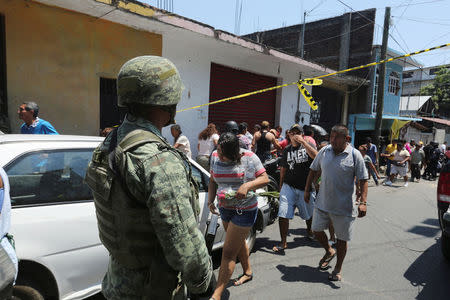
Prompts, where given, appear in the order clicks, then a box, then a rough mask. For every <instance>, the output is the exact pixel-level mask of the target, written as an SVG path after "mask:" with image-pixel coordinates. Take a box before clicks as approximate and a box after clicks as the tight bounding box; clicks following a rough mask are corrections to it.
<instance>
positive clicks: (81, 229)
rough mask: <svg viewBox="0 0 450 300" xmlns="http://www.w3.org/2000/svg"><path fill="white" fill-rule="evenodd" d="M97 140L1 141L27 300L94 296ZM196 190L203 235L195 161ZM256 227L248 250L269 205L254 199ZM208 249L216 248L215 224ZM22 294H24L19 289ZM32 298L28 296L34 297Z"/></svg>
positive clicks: (103, 253)
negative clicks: (88, 179) (90, 179)
mask: <svg viewBox="0 0 450 300" xmlns="http://www.w3.org/2000/svg"><path fill="white" fill-rule="evenodd" d="M102 141H103V138H100V137H87V136H64V135H59V136H58V135H26V136H24V135H9V134H5V135H0V165H1V166H2V167H3V168H4V169H5V171H6V172H7V174H8V177H9V181H10V185H11V202H12V206H13V209H12V226H11V227H12V228H11V230H12V232H11V233H12V234H13V235H14V238H15V241H16V251H17V255H18V258H19V275H18V278H17V282H16V284H17V285H21V286H25V287H27V289H25V291H27V290H28V291H30V293H29V295H28V299H40V298H42V297H37V296H36V295H38V296H39V295H42V296H43V297H44V298H45V299H67V300H69V299H71V300H72V299H84V298H86V297H89V296H91V295H94V294H96V293H98V292H99V291H100V289H101V281H102V279H103V276H104V274H105V272H106V269H107V264H108V252H107V250H106V249H105V248H104V247H103V245H102V244H101V242H100V240H99V236H98V230H97V220H96V216H95V208H94V203H93V200H92V194H91V191H90V189H89V188H88V187H87V185H86V184H85V183H84V182H83V178H84V176H85V173H86V168H87V165H88V162H89V161H90V159H91V156H92V152H93V150H94V149H95V147H97V145H99V143H101V142H102ZM191 163H192V171H193V175H194V177H195V179H196V180H197V182H198V184H199V187H200V194H199V202H200V207H201V214H200V218H199V219H200V220H199V228H200V230H201V231H202V232H203V233H204V234H205V233H206V231H207V226H208V225H207V224H208V223H209V219H210V218H211V214H210V212H209V210H208V208H207V192H208V182H209V173H208V172H207V171H205V170H204V169H203V168H202V167H201V166H199V165H198V164H197V163H195V162H194V161H191ZM258 202H259V203H258V208H259V211H258V218H257V222H256V224H255V226H254V228H253V230H252V231H251V233H250V234H249V236H248V238H247V243H248V244H249V247H250V248H252V247H253V245H254V242H255V238H256V231H257V230H260V231H262V230H264V228H265V226H266V225H267V224H268V222H269V219H270V206H269V204H268V200H267V199H266V198H264V197H259V199H258ZM218 224H219V226H218V229H217V233H216V235H215V237H214V244H213V246H212V250H213V251H214V250H217V249H220V248H221V247H223V244H224V240H225V232H224V229H223V226H222V225H221V222H220V220H219V223H218ZM22 292H23V290H22ZM33 295H34V296H33Z"/></svg>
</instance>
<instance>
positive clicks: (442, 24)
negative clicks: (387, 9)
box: [394, 17, 450, 26]
mask: <svg viewBox="0 0 450 300" xmlns="http://www.w3.org/2000/svg"><path fill="white" fill-rule="evenodd" d="M394 18H399V17H394ZM399 19H402V20H408V21H412V22H417V23H422V24H433V25H441V26H450V24H445V23H439V22H429V21H428V22H427V21H421V20H416V19H412V18H399Z"/></svg>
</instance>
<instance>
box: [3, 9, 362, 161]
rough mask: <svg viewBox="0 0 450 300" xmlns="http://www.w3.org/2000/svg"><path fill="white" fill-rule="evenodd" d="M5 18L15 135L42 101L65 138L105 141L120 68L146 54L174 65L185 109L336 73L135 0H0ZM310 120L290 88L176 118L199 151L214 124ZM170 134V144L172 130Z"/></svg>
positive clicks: (334, 81)
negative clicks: (29, 106) (26, 106)
mask: <svg viewBox="0 0 450 300" xmlns="http://www.w3.org/2000/svg"><path fill="white" fill-rule="evenodd" d="M0 16H1V17H2V19H1V20H3V23H2V26H3V29H4V34H3V36H2V37H0V39H1V41H2V43H1V44H2V45H3V46H4V49H3V51H2V52H1V53H0V54H3V58H2V55H0V64H1V65H0V71H1V68H4V72H0V75H1V76H0V79H1V80H0V85H1V83H2V81H3V85H2V86H0V88H1V91H0V92H1V93H0V95H1V106H0V108H1V111H0V113H1V114H2V115H3V116H5V117H4V118H2V119H4V120H6V121H5V122H6V123H7V125H9V128H10V132H13V133H17V132H19V128H20V124H21V123H22V122H21V120H18V119H17V114H16V112H17V107H18V106H19V105H20V104H21V103H22V102H25V101H35V102H37V103H38V104H39V105H40V108H41V109H40V116H41V117H42V118H44V119H46V120H48V121H50V122H51V123H52V124H53V125H54V126H55V128H56V129H57V130H58V131H59V132H60V133H62V134H81V135H98V134H99V131H100V129H102V128H104V127H108V126H113V125H118V124H120V122H121V120H122V119H123V117H124V112H123V111H121V110H119V109H118V107H117V95H116V92H115V91H116V80H115V79H116V77H117V74H118V72H119V69H120V67H121V66H122V64H123V63H124V62H125V61H127V60H129V59H130V58H132V57H136V56H139V55H162V56H164V57H167V58H169V59H171V60H172V61H173V62H174V63H175V65H176V66H177V67H178V69H179V71H180V74H181V77H182V79H183V82H184V86H185V90H184V92H183V95H182V100H181V102H180V104H179V108H180V109H184V108H189V107H193V106H196V105H204V104H207V103H208V102H211V101H213V100H219V99H221V98H225V97H228V96H234V95H238V94H240V93H243V92H249V91H254V90H257V89H260V88H265V87H269V86H273V85H275V84H280V83H292V82H296V81H297V80H298V79H299V75H300V74H302V77H303V78H305V77H314V76H318V75H323V74H327V73H331V72H333V71H334V70H332V69H330V68H327V67H324V66H321V65H318V64H315V63H311V62H309V61H306V60H302V59H300V58H299V57H297V56H295V55H289V54H286V53H283V52H281V51H278V50H275V49H272V48H269V47H267V46H264V45H261V44H259V43H256V42H251V41H248V40H245V39H242V38H240V37H237V36H235V35H233V34H230V33H227V32H223V31H220V30H216V29H214V28H212V27H211V26H208V25H206V24H202V23H199V22H196V21H194V20H189V19H186V18H183V17H181V16H177V15H174V14H172V13H167V12H165V11H163V10H159V9H156V8H154V7H152V6H149V5H145V4H142V3H139V2H137V1H111V0H83V1H81V0H76V1H74V0H39V1H26V0H15V1H6V0H2V1H0ZM0 46H1V45H0ZM0 48H1V47H0ZM2 59H3V60H2ZM357 84H359V81H357V80H354V79H353V78H347V77H342V76H340V77H336V76H334V77H329V78H327V79H326V80H324V86H330V85H331V86H338V87H340V88H341V89H346V88H347V87H348V86H352V85H357ZM307 88H308V89H309V91H310V92H312V93H314V91H312V90H311V87H307ZM313 96H314V94H313ZM239 101H242V102H239ZM243 104H244V105H243ZM212 108H213V109H212ZM310 114H311V112H310V107H309V105H308V104H307V103H306V102H305V101H304V100H303V99H302V98H301V97H299V91H298V89H297V87H296V86H295V85H292V86H289V87H286V88H283V89H278V90H275V91H273V92H269V93H267V94H264V95H263V94H261V95H255V96H252V97H249V98H245V99H242V100H235V101H229V102H226V103H224V104H221V105H217V106H203V107H200V108H196V109H192V110H187V111H183V112H180V113H178V114H177V116H176V121H177V123H179V124H180V125H181V127H182V128H183V132H184V134H185V135H187V136H188V138H189V139H190V140H191V145H192V150H193V153H194V155H195V154H196V150H197V149H196V148H197V147H196V145H197V136H198V133H199V132H200V131H201V130H202V129H203V128H205V127H206V126H207V124H208V122H211V121H212V122H217V123H218V124H219V125H220V123H223V122H225V121H226V120H228V119H234V120H236V121H238V122H239V121H247V122H249V123H256V122H260V121H263V120H270V121H271V122H272V123H273V125H281V126H282V127H284V128H288V127H289V126H291V125H292V124H293V123H294V122H295V121H297V120H298V121H299V122H301V123H303V124H309V122H310ZM6 117H8V118H9V120H8V119H6ZM164 135H165V136H167V137H168V138H169V140H171V139H170V138H171V136H170V133H169V132H168V131H167V130H165V131H164Z"/></svg>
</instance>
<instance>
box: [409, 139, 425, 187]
mask: <svg viewBox="0 0 450 300" xmlns="http://www.w3.org/2000/svg"><path fill="white" fill-rule="evenodd" d="M424 161H425V152H424V151H423V150H422V145H421V144H420V143H417V144H416V146H415V147H414V150H413V151H412V152H411V181H412V182H414V180H415V179H417V182H419V181H420V177H421V176H420V169H421V168H422V166H423V162H424Z"/></svg>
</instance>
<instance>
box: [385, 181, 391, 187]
mask: <svg viewBox="0 0 450 300" xmlns="http://www.w3.org/2000/svg"><path fill="white" fill-rule="evenodd" d="M383 184H384V185H387V186H392V182H391V181H390V180H388V181H386V182H385V183H383Z"/></svg>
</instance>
